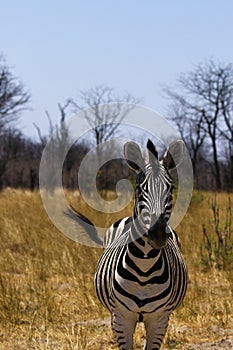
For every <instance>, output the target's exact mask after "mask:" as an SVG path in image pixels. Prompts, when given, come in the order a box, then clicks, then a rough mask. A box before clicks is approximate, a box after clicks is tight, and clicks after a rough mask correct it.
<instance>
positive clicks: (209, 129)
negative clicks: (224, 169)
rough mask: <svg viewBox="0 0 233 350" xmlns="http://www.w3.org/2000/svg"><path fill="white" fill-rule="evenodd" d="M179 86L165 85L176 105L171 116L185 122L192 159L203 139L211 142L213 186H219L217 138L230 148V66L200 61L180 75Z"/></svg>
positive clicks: (232, 75) (232, 110) (181, 124)
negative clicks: (175, 89)
mask: <svg viewBox="0 0 233 350" xmlns="http://www.w3.org/2000/svg"><path fill="white" fill-rule="evenodd" d="M178 89H179V90H178V91H180V92H177V91H172V90H171V89H170V88H166V89H165V93H166V95H167V96H168V97H169V98H171V99H172V101H173V106H176V109H175V110H174V109H173V110H174V111H175V113H174V115H173V117H172V119H173V120H174V121H175V122H176V124H177V125H178V127H179V128H180V129H181V128H183V127H184V126H185V128H186V130H187V132H188V135H189V141H191V142H190V146H191V148H192V150H193V153H194V157H193V159H194V162H195V157H197V154H198V152H199V150H200V148H201V146H202V145H203V143H204V142H210V144H211V149H212V156H213V164H214V173H215V180H216V186H217V188H218V189H221V187H222V181H221V174H220V163H219V154H220V147H221V143H219V142H218V140H220V139H224V140H225V141H226V140H227V141H228V145H229V153H231V152H232V149H231V148H230V147H232V142H233V135H232V133H233V132H232V118H233V103H232V102H233V67H232V65H231V64H223V63H216V62H214V61H212V60H210V61H208V62H207V63H201V64H199V65H198V66H197V67H196V69H195V70H194V71H192V72H189V73H187V74H183V75H181V76H180V77H179V79H178ZM177 106H178V107H177ZM177 111H178V113H176V112H177ZM180 111H182V113H180Z"/></svg>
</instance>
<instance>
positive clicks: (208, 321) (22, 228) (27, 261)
mask: <svg viewBox="0 0 233 350" xmlns="http://www.w3.org/2000/svg"><path fill="white" fill-rule="evenodd" d="M68 197H69V199H70V201H71V202H72V203H73V204H74V205H75V206H77V207H79V209H80V208H81V210H82V212H83V213H85V210H86V211H87V208H85V205H84V204H82V203H81V201H80V199H79V197H77V196H76V197H75V196H73V195H72V193H69V194H68ZM228 197H229V194H226V193H219V194H218V195H217V203H218V206H219V208H220V212H221V213H222V214H221V215H222V216H221V219H222V220H224V211H225V208H226V207H227V205H228ZM211 200H212V194H211V193H205V192H196V193H194V196H193V200H192V203H191V206H190V209H189V211H188V213H187V214H186V217H185V218H184V220H183V221H182V223H181V224H180V226H179V227H178V228H177V232H178V234H179V236H180V240H181V243H182V251H183V254H184V257H185V260H186V262H187V265H188V268H189V288H188V292H187V295H186V297H185V301H184V302H183V304H182V306H181V307H180V308H179V309H178V310H177V311H175V312H174V314H173V315H172V317H171V320H170V325H169V329H168V333H167V336H166V339H165V342H164V349H196V348H198V347H195V346H196V345H195V344H200V343H201V342H217V341H220V340H221V339H223V338H229V337H230V336H232V328H233V314H232V292H233V272H232V269H231V267H232V265H231V266H230V265H229V268H227V269H225V270H219V269H217V268H216V266H215V264H214V263H213V265H212V267H211V268H210V267H209V266H207V264H206V263H205V253H206V252H205V249H204V248H203V233H202V225H203V224H205V226H206V229H207V230H208V232H212V230H213V226H212V224H211V220H212V219H211V218H212V216H211V215H212V213H211ZM232 202H233V201H232ZM0 208H1V210H0V240H1V244H0V250H1V254H0V349H1V350H3V349H17V350H20V349H37V350H41V349H61V350H68V349H70V350H71V349H72V350H74V349H76V350H86V349H90V350H100V349H102V350H104V349H106V350H107V349H117V347H116V345H115V343H114V341H113V339H112V333H111V330H110V327H109V314H108V312H107V311H106V310H105V309H104V308H103V307H102V306H101V305H100V303H99V302H98V300H97V298H96V296H95V293H94V288H93V275H94V271H95V266H96V262H97V260H98V257H99V255H100V253H101V250H100V249H97V248H96V249H95V248H90V247H86V246H83V245H79V244H77V243H75V242H73V241H72V240H69V239H68V238H67V237H65V236H64V235H62V234H61V233H60V232H59V231H58V230H57V229H56V228H55V227H54V226H53V224H52V223H51V222H50V220H49V218H48V217H47V214H46V213H45V211H44V208H43V205H42V203H41V200H40V195H39V193H37V192H34V193H32V192H29V191H20V190H17V191H15V190H10V189H8V190H5V191H3V192H2V193H0ZM130 211H131V208H128V209H127V210H126V212H125V213H124V214H125V215H127V214H129V213H130ZM92 215H95V213H94V212H92ZM118 216H123V213H120V215H118ZM95 219H96V218H95ZM99 220H100V221H101V220H102V222H103V220H106V219H105V218H104V217H101V218H99ZM106 221H107V222H108V221H110V219H109V218H107V220H106ZM96 223H97V222H96ZM108 223H109V224H110V222H108ZM203 249H204V250H203ZM229 264H231V262H229ZM144 340H145V337H144V329H143V326H142V325H138V327H137V331H136V336H135V349H137V350H139V349H142V347H143V343H144Z"/></svg>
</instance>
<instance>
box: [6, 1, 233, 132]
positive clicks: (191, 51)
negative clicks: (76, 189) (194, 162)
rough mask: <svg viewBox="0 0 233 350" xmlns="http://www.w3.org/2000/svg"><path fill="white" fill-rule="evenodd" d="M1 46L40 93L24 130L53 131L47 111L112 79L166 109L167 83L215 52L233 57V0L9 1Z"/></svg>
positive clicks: (54, 115) (32, 88)
mask: <svg viewBox="0 0 233 350" xmlns="http://www.w3.org/2000/svg"><path fill="white" fill-rule="evenodd" d="M0 52H1V53H2V54H3V55H4V57H5V58H6V60H7V63H8V65H9V66H10V67H12V73H13V74H14V75H15V76H17V77H19V78H20V79H21V80H22V81H23V82H24V84H25V86H26V88H27V89H28V90H29V91H30V93H31V95H32V101H31V107H32V110H31V111H27V112H23V113H22V116H21V119H20V128H21V130H22V131H23V132H24V133H25V134H26V135H27V136H32V137H33V136H35V135H36V130H35V128H34V126H33V122H35V123H36V124H38V125H39V126H40V128H41V130H42V132H44V133H46V131H47V129H48V123H47V119H46V116H45V110H48V111H49V112H50V114H51V116H52V118H53V120H54V121H56V120H58V118H59V114H58V109H57V103H58V102H61V103H63V102H64V101H65V100H66V99H67V98H69V97H73V98H78V94H79V91H80V90H83V89H88V88H91V87H94V86H96V85H100V84H103V85H107V86H109V87H113V88H115V89H116V90H117V91H118V92H119V93H124V92H125V91H128V92H130V93H131V94H133V95H134V96H135V97H139V98H142V101H143V104H144V105H146V106H148V107H150V108H153V109H155V110H156V111H158V112H159V113H162V114H163V115H166V106H167V104H168V102H167V101H166V100H165V99H163V98H162V97H161V93H162V88H161V85H162V84H168V85H169V86H173V85H174V84H175V80H176V78H177V76H178V75H179V74H180V73H181V72H187V71H190V70H192V69H193V68H194V66H195V65H196V64H197V63H199V62H200V61H203V60H207V59H210V58H213V59H217V60H220V61H223V62H227V63H228V62H233V1H232V0H221V1H220V0H219V1H217V0H212V1H211V0H205V1H203V0H202V1H201V0H196V1H187V0H186V1H184V0H174V1H172V0H145V1H139V0H125V1H123V0H118V1H110V0H108V1H107V0H98V1H94V0H92V1H91V0H87V1H80V0H66V1H60V0H56V1H55V0H47V1H45V0H40V1H39V0H37V1H36V0H34V1H32V0H30V1H29V0H22V1H18V0H8V1H4V2H2V4H1V8H0Z"/></svg>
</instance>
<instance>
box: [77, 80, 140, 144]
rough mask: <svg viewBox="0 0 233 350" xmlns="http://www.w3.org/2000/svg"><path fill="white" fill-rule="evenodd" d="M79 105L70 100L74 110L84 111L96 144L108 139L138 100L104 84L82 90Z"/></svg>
mask: <svg viewBox="0 0 233 350" xmlns="http://www.w3.org/2000/svg"><path fill="white" fill-rule="evenodd" d="M80 99H81V102H82V103H84V105H80V104H78V103H77V102H75V101H74V100H72V103H73V106H74V107H75V109H76V110H82V111H83V112H84V118H85V120H86V122H87V124H88V126H89V127H90V128H91V129H92V131H93V133H94V136H95V143H96V146H98V145H100V144H101V143H102V142H105V141H107V140H108V139H110V138H111V137H112V136H113V135H114V133H115V132H116V130H117V129H118V127H119V125H120V123H121V122H122V121H123V120H124V118H125V117H126V115H127V114H128V113H129V112H130V111H131V110H132V109H133V108H134V107H135V104H137V103H139V102H140V100H139V99H137V98H135V97H133V96H132V95H131V94H129V93H127V94H126V95H123V96H118V95H116V94H115V93H114V90H113V89H112V88H109V87H105V86H97V87H95V88H92V89H89V90H86V91H82V92H81V96H80Z"/></svg>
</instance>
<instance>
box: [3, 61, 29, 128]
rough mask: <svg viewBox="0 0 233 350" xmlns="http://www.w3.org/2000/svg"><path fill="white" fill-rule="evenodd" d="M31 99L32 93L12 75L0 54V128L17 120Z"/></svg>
mask: <svg viewBox="0 0 233 350" xmlns="http://www.w3.org/2000/svg"><path fill="white" fill-rule="evenodd" d="M29 101H30V94H29V93H28V92H27V91H25V88H24V86H23V84H22V82H21V81H19V80H18V79H17V78H15V77H14V76H13V75H12V73H11V72H10V69H9V67H8V66H7V65H6V63H5V60H4V59H3V57H2V56H0V129H3V128H6V127H8V126H9V124H11V123H12V122H13V121H15V120H16V119H17V118H18V116H19V112H20V111H22V109H25V108H26V106H27V105H28V102H29Z"/></svg>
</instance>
